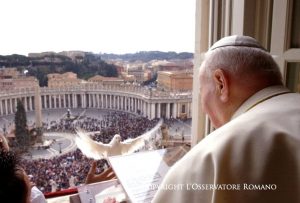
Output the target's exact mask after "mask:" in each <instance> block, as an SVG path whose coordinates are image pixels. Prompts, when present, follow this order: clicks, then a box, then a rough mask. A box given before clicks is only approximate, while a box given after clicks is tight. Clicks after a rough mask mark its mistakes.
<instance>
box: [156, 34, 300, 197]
mask: <svg viewBox="0 0 300 203" xmlns="http://www.w3.org/2000/svg"><path fill="white" fill-rule="evenodd" d="M199 80H200V87H199V88H200V94H201V95H200V96H201V104H202V109H203V111H204V112H205V113H207V114H208V116H209V118H210V120H211V122H212V124H213V125H214V127H215V128H217V129H216V130H215V131H214V132H212V133H211V134H210V135H208V136H207V137H206V138H204V139H203V140H202V141H201V142H199V143H198V144H197V145H196V146H195V147H194V148H193V149H192V150H191V151H190V152H189V153H188V154H186V155H185V157H183V158H182V159H181V160H180V161H179V162H177V163H176V164H175V165H174V166H173V167H172V168H171V169H170V171H169V172H168V173H167V175H166V177H165V178H164V181H163V182H162V185H161V186H162V187H161V189H160V190H159V191H158V192H157V194H156V195H155V197H154V200H153V202H155V203H161V202H164V203H167V202H170V203H171V202H172V203H176V202H179V203H182V202H189V203H192V202H195V203H196V202H197V203H199V202H201V203H206V202H222V203H224V202H228V203H233V202H243V203H253V202H255V203H266V202H272V203H274V202H278V203H279V202H280V203H281V202H300V196H299V193H300V176H299V171H300V147H299V146H300V95H299V94H297V93H291V92H290V91H289V90H288V89H286V88H285V87H284V86H283V83H282V78H281V74H280V71H279V68H278V66H277V64H276V63H275V61H274V60H273V58H272V56H271V55H270V54H269V53H268V52H267V51H266V50H265V49H264V48H263V47H261V45H260V44H259V43H258V42H257V41H256V40H255V39H253V38H251V37H247V36H229V37H225V38H223V39H221V40H220V41H218V42H216V43H215V44H214V45H213V46H212V47H211V48H210V50H209V51H208V52H207V54H206V56H205V60H204V61H203V63H202V65H201V67H200V77H199ZM170 184H172V185H181V190H176V191H175V190H164V189H163V188H170V187H164V185H170Z"/></svg>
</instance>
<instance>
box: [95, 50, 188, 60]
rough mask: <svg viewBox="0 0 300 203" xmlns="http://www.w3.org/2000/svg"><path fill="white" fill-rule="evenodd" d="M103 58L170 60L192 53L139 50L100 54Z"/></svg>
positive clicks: (183, 57) (186, 56)
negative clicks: (127, 52) (129, 52)
mask: <svg viewBox="0 0 300 203" xmlns="http://www.w3.org/2000/svg"><path fill="white" fill-rule="evenodd" d="M100 56H101V58H102V59H103V60H112V59H122V60H124V61H130V62H132V61H143V62H148V61H151V60H171V59H191V58H193V57H194V54H193V53H189V52H181V53H176V52H161V51H141V52H137V53H133V54H100Z"/></svg>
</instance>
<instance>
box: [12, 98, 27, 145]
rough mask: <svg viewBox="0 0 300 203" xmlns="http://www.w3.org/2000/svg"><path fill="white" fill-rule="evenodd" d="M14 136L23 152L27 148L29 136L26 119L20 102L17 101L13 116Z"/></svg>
mask: <svg viewBox="0 0 300 203" xmlns="http://www.w3.org/2000/svg"><path fill="white" fill-rule="evenodd" d="M15 136H16V141H17V143H18V145H19V146H20V147H22V148H23V149H24V150H25V149H27V148H28V147H29V144H30V140H29V139H30V136H29V131H28V127H27V118H26V112H25V108H24V105H23V103H22V101H20V100H18V103H17V111H16V114H15Z"/></svg>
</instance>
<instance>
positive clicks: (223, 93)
mask: <svg viewBox="0 0 300 203" xmlns="http://www.w3.org/2000/svg"><path fill="white" fill-rule="evenodd" d="M213 80H214V83H215V85H216V91H217V94H218V95H219V98H220V100H221V101H222V102H227V101H228V100H229V86H228V85H229V78H228V75H227V74H226V73H225V71H224V70H222V69H216V70H215V71H214V73H213Z"/></svg>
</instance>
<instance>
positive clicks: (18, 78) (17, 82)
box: [0, 68, 39, 91]
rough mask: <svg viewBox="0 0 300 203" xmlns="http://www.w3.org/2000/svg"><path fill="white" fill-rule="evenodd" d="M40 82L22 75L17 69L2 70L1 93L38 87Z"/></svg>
mask: <svg viewBox="0 0 300 203" xmlns="http://www.w3.org/2000/svg"><path fill="white" fill-rule="evenodd" d="M38 85H39V84H38V80H37V79H36V78H35V77H32V76H26V74H24V73H23V74H21V73H20V72H19V71H17V69H16V68H1V69H0V91H1V90H13V89H16V88H20V87H22V88H27V87H36V86H38Z"/></svg>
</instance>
